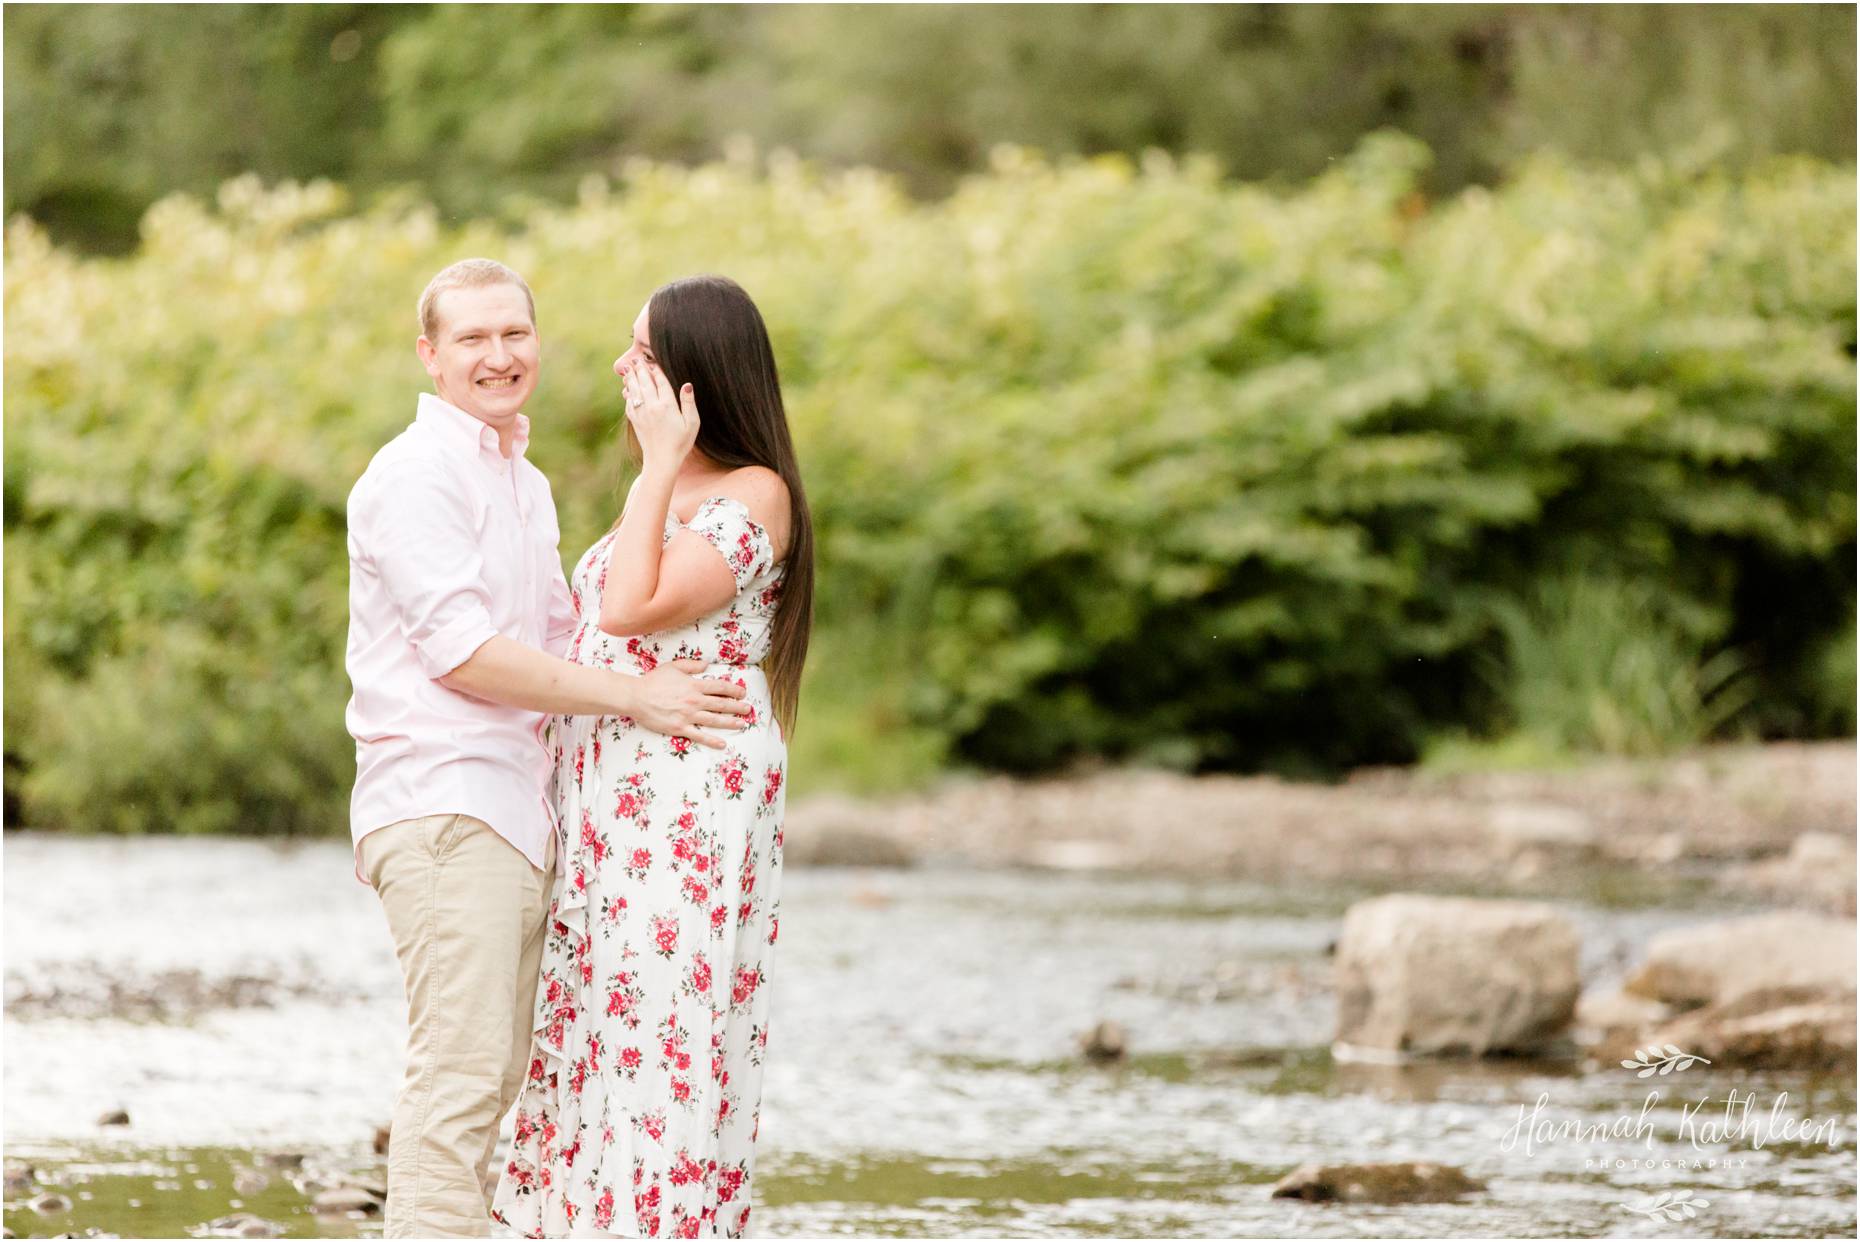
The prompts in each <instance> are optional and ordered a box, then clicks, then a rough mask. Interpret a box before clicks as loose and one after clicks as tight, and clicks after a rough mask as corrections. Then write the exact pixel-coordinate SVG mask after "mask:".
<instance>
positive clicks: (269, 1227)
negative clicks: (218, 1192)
mask: <svg viewBox="0 0 1860 1242" xmlns="http://www.w3.org/2000/svg"><path fill="white" fill-rule="evenodd" d="M200 1228H201V1231H202V1233H201V1236H203V1237H209V1238H281V1237H283V1236H284V1226H283V1225H280V1224H278V1223H277V1222H276V1221H269V1220H266V1219H265V1218H264V1217H262V1216H254V1215H252V1213H250V1212H235V1213H233V1214H232V1215H231V1216H222V1217H220V1218H219V1219H218V1220H211V1221H208V1222H207V1223H206V1224H204V1225H202V1226H201V1227H200Z"/></svg>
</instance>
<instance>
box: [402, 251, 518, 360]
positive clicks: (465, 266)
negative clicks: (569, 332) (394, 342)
mask: <svg viewBox="0 0 1860 1242" xmlns="http://www.w3.org/2000/svg"><path fill="white" fill-rule="evenodd" d="M486 285H515V286H516V287H517V288H519V289H521V290H523V300H524V301H525V302H527V303H529V307H530V325H531V326H532V327H534V326H535V324H536V297H535V295H534V294H532V293H531V292H530V286H529V282H528V281H526V280H524V279H523V277H521V276H519V275H517V274H516V272H514V271H512V270H511V269H510V268H508V267H505V266H504V265H503V264H502V263H499V262H498V261H497V260H496V259H460V260H459V261H458V262H457V263H454V264H453V265H452V266H451V267H448V268H446V269H445V270H444V271H442V272H440V273H439V275H437V276H435V277H433V278H432V279H431V280H429V281H427V282H426V292H425V293H422V294H421V295H420V333H421V335H423V336H425V337H426V339H427V340H429V341H436V340H437V339H438V337H439V295H440V294H442V293H444V292H445V291H446V290H448V289H482V288H483V287H484V286H486Z"/></svg>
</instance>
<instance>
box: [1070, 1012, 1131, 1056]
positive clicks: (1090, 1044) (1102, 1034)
mask: <svg viewBox="0 0 1860 1242" xmlns="http://www.w3.org/2000/svg"><path fill="white" fill-rule="evenodd" d="M1079 1046H1080V1048H1081V1049H1082V1050H1083V1051H1084V1053H1085V1058H1086V1059H1087V1060H1089V1061H1099V1062H1107V1061H1121V1060H1122V1059H1123V1057H1124V1051H1125V1046H1124V1028H1123V1027H1121V1026H1119V1025H1118V1024H1117V1023H1115V1022H1110V1021H1105V1022H1100V1023H1099V1024H1098V1025H1097V1026H1094V1027H1092V1028H1091V1030H1090V1031H1088V1032H1086V1033H1085V1035H1083V1036H1082V1037H1081V1038H1080V1039H1079Z"/></svg>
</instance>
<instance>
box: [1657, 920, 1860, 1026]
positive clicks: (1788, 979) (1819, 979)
mask: <svg viewBox="0 0 1860 1242" xmlns="http://www.w3.org/2000/svg"><path fill="white" fill-rule="evenodd" d="M1779 987H1808V988H1820V989H1823V990H1824V991H1828V992H1831V993H1834V994H1840V993H1844V992H1851V991H1852V990H1853V988H1854V921H1853V920H1852V919H1837V918H1829V917H1827V916H1825V915H1819V914H1807V913H1800V912H1794V911H1790V912H1783V913H1776V914H1757V915H1751V916H1749V917H1747V918H1738V919H1727V920H1724V921H1722V922H1717V923H1704V924H1695V925H1693V926H1690V927H1679V928H1675V929H1673V930H1672V931H1667V932H1662V933H1660V934H1659V935H1657V936H1655V937H1654V938H1653V940H1652V941H1651V942H1649V944H1648V945H1647V959H1646V961H1645V962H1643V963H1642V964H1641V966H1640V968H1639V969H1638V970H1636V971H1635V972H1634V973H1633V974H1631V975H1629V976H1628V978H1627V981H1626V982H1625V983H1623V984H1622V988H1623V990H1625V991H1627V992H1630V993H1632V994H1634V995H1636V996H1644V997H1647V998H1648V999H1650V1000H1657V1001H1661V1002H1664V1003H1665V1004H1668V1005H1673V1006H1677V1007H1678V1008H1681V1009H1690V1008H1694V1007H1697V1006H1699V1005H1712V1004H1717V1003H1719V1002H1721V1001H1729V1000H1734V999H1736V998H1737V997H1739V996H1742V995H1744V994H1745V993H1749V992H1756V991H1760V990H1762V989H1765V988H1779Z"/></svg>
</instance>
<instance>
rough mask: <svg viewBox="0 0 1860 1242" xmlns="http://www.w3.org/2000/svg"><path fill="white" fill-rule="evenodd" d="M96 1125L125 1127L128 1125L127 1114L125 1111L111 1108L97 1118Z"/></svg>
mask: <svg viewBox="0 0 1860 1242" xmlns="http://www.w3.org/2000/svg"><path fill="white" fill-rule="evenodd" d="M97 1124H98V1125H100V1126H126V1125H128V1124H129V1113H128V1111H127V1110H125V1109H121V1108H113V1109H111V1110H110V1111H109V1112H107V1113H104V1114H103V1115H102V1116H101V1117H99V1118H97Z"/></svg>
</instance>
